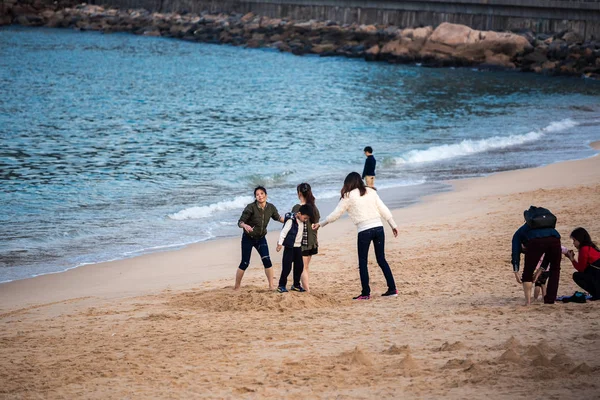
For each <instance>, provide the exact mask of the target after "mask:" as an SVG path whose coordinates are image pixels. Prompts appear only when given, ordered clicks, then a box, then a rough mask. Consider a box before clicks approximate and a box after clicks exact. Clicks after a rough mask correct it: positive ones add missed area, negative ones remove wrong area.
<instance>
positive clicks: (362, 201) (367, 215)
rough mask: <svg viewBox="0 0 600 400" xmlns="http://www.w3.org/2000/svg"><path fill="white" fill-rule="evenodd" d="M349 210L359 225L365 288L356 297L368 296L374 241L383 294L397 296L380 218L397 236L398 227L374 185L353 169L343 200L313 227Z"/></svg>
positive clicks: (343, 190) (327, 222)
mask: <svg viewBox="0 0 600 400" xmlns="http://www.w3.org/2000/svg"><path fill="white" fill-rule="evenodd" d="M346 211H347V212H348V215H349V216H350V219H351V220H352V222H354V224H355V225H356V227H357V229H358V269H359V272H360V283H361V285H362V291H361V293H360V295H358V296H356V297H354V300H369V299H370V298H371V288H370V287H369V270H368V268H367V262H368V256H369V247H370V246H371V242H373V245H374V247H375V256H376V257H377V264H379V268H381V271H382V272H383V275H384V276H385V280H386V282H387V286H388V290H387V291H386V292H385V293H383V294H382V296H394V297H395V296H398V291H397V290H396V282H395V281H394V275H393V274H392V270H391V269H390V266H389V264H388V262H387V261H386V259H385V251H384V247H385V233H384V230H383V224H382V223H381V218H383V219H385V220H386V221H387V223H388V224H389V225H390V227H391V228H392V232H393V233H394V237H397V236H398V229H397V227H396V223H395V222H394V218H393V216H392V213H391V212H390V210H389V209H388V208H387V207H386V205H385V204H383V201H381V199H380V198H379V195H377V191H376V190H375V189H373V188H370V187H366V186H365V184H364V182H363V180H362V179H361V176H360V174H359V173H358V172H351V173H350V174H348V176H346V179H345V180H344V186H343V187H342V190H341V196H340V201H339V203H338V205H337V207H336V208H335V210H333V212H332V213H331V214H329V215H328V216H327V218H325V221H324V222H323V223H322V224H318V223H317V224H313V229H315V230H318V229H319V228H320V227H324V226H326V225H327V224H330V223H332V222H334V221H336V220H337V219H338V218H340V217H341V216H342V215H343V214H344V212H346Z"/></svg>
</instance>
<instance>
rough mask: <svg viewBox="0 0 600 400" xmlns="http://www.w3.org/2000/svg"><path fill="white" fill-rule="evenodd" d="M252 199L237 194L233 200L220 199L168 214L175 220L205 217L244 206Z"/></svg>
mask: <svg viewBox="0 0 600 400" xmlns="http://www.w3.org/2000/svg"><path fill="white" fill-rule="evenodd" d="M253 200H254V198H253V197H251V196H238V197H236V198H235V199H233V200H229V201H220V202H218V203H214V204H210V205H208V206H201V207H190V208H186V209H185V210H181V211H179V212H177V213H175V214H169V218H170V219H173V220H176V221H183V220H186V219H200V218H206V217H210V216H211V215H213V214H214V213H217V212H219V211H228V210H236V209H241V208H244V207H245V206H246V205H247V204H248V203H252V201H253Z"/></svg>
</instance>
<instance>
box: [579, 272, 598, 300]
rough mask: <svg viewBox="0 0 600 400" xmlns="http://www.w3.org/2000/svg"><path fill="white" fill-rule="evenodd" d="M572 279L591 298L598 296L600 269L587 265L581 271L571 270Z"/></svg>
mask: <svg viewBox="0 0 600 400" xmlns="http://www.w3.org/2000/svg"><path fill="white" fill-rule="evenodd" d="M573 281H575V283H576V284H577V285H578V286H579V287H580V288H582V289H583V290H585V291H586V292H588V293H589V294H590V295H591V296H592V298H594V299H598V298H599V297H600V269H598V268H594V267H592V266H591V265H588V267H587V268H586V269H585V270H584V271H583V272H579V271H578V272H573Z"/></svg>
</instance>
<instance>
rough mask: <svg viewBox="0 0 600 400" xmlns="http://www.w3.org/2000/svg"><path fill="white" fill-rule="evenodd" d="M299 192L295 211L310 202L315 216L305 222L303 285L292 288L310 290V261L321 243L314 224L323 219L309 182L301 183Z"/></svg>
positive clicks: (293, 209)
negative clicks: (298, 201)
mask: <svg viewBox="0 0 600 400" xmlns="http://www.w3.org/2000/svg"><path fill="white" fill-rule="evenodd" d="M296 190H297V192H298V200H300V204H296V205H295V206H294V208H292V212H293V213H297V212H298V210H300V207H301V206H303V205H304V204H308V205H310V206H311V207H312V212H313V215H312V216H313V217H312V218H311V221H310V222H311V223H304V224H303V225H304V236H303V237H302V261H303V262H304V271H303V272H302V278H301V281H302V287H300V288H299V287H297V286H295V285H294V286H292V290H297V291H302V290H300V289H304V290H306V291H307V292H310V286H309V278H310V270H309V266H310V261H311V259H312V256H314V255H315V254H317V253H318V252H319V243H318V241H317V231H315V230H313V228H312V224H316V223H318V222H319V220H320V219H321V214H320V213H319V209H318V208H317V206H316V205H315V196H314V195H313V194H312V189H311V187H310V185H309V184H308V183H301V184H299V185H298V187H297V188H296Z"/></svg>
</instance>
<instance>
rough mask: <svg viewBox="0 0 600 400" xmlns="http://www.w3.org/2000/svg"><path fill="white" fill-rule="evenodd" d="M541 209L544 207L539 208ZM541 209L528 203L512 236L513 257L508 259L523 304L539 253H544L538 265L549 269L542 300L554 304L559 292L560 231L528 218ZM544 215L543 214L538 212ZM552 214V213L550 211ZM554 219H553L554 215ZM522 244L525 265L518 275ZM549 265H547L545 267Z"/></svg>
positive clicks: (526, 300) (529, 291) (526, 299)
mask: <svg viewBox="0 0 600 400" xmlns="http://www.w3.org/2000/svg"><path fill="white" fill-rule="evenodd" d="M542 210H543V211H542ZM536 212H538V213H543V212H548V213H549V211H548V210H546V209H543V208H538V207H533V206H532V207H531V208H530V209H529V210H526V211H525V212H524V217H525V221H526V222H525V224H523V226H521V227H520V228H519V229H517V231H516V232H515V234H514V235H513V238H512V257H511V263H512V266H513V272H514V274H515V279H516V281H517V283H522V284H523V293H524V295H525V305H530V304H531V289H532V287H533V274H534V271H535V269H536V266H537V264H538V262H539V260H540V259H541V258H542V255H543V254H545V256H544V260H543V261H542V265H541V266H540V268H543V269H544V270H548V274H549V276H548V287H547V290H546V295H545V296H544V303H545V304H554V302H555V301H556V293H557V292H558V283H559V279H560V261H561V245H560V234H559V233H558V232H557V231H556V229H554V228H553V227H538V226H536V225H535V224H533V223H532V222H530V221H531V220H529V221H528V219H529V217H528V216H529V215H530V214H531V213H536ZM540 215H543V214H540ZM550 215H551V213H550ZM552 217H553V218H554V223H556V218H555V217H554V216H552ZM523 246H524V247H525V265H524V266H523V274H522V276H521V277H519V264H520V263H521V249H522V247H523ZM548 266H550V268H549V269H548Z"/></svg>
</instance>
